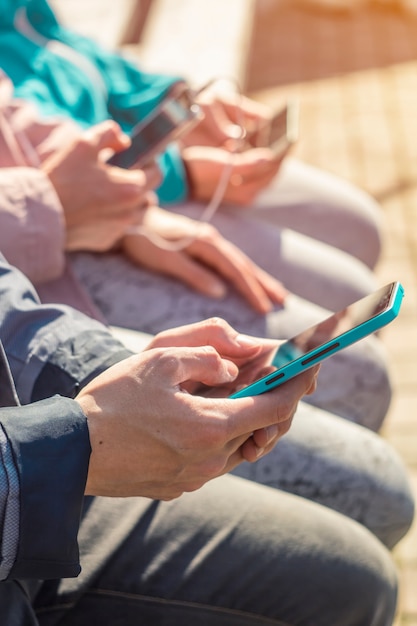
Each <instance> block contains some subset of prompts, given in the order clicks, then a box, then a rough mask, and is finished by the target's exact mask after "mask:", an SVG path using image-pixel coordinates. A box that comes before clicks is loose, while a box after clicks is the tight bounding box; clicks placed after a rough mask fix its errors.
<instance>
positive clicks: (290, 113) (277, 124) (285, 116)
mask: <svg viewBox="0 0 417 626" xmlns="http://www.w3.org/2000/svg"><path fill="white" fill-rule="evenodd" d="M298 117H299V115H298V102H297V101H296V100H291V101H289V102H287V104H286V105H285V107H283V108H282V109H280V110H279V111H277V112H276V113H275V114H274V116H273V117H272V120H271V126H270V132H269V140H268V145H269V147H270V148H271V150H273V151H274V152H275V153H276V154H278V155H279V154H282V153H285V152H286V151H287V150H288V148H289V147H290V146H291V145H292V144H294V143H295V142H296V141H297V140H298Z"/></svg>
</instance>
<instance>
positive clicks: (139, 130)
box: [107, 88, 202, 169]
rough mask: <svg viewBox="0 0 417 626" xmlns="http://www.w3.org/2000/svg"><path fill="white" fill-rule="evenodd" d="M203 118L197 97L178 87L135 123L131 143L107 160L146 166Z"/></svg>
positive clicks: (123, 165)
mask: <svg viewBox="0 0 417 626" xmlns="http://www.w3.org/2000/svg"><path fill="white" fill-rule="evenodd" d="M201 118H202V113H201V109H200V107H199V106H198V104H196V103H195V102H194V101H193V98H192V92H191V90H190V89H187V88H184V89H183V90H181V91H178V90H174V92H173V93H171V94H168V95H167V96H166V98H165V99H164V100H163V101H162V102H161V104H160V105H159V106H158V107H157V108H156V109H154V110H153V111H152V113H150V114H149V115H147V116H146V118H144V119H143V120H142V121H141V122H139V123H138V124H137V125H136V126H135V127H134V129H133V131H132V134H131V140H132V143H131V144H130V146H129V147H128V148H126V150H122V151H121V152H117V153H115V154H114V155H113V156H112V157H111V158H110V159H109V160H108V161H107V163H109V164H111V165H116V166H118V167H122V168H126V169H128V168H130V167H132V166H133V165H135V166H136V167H144V166H145V165H146V164H147V163H149V162H150V161H152V160H153V159H154V158H155V157H156V156H157V155H158V154H160V153H161V152H163V151H164V150H165V148H166V147H167V145H168V144H169V143H171V142H172V141H176V140H178V139H179V138H180V137H181V136H182V135H184V134H185V133H186V132H187V131H189V130H190V129H191V128H192V127H193V126H194V125H196V124H197V123H198V121H199V120H200V119H201Z"/></svg>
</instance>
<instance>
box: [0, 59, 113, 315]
mask: <svg viewBox="0 0 417 626" xmlns="http://www.w3.org/2000/svg"><path fill="white" fill-rule="evenodd" d="M77 133H80V129H79V127H78V126H77V125H75V124H73V123H72V122H70V121H68V120H65V121H64V120H62V121H61V120H59V119H55V120H50V119H48V120H42V119H40V117H39V114H38V113H37V111H36V108H35V107H34V106H33V105H31V104H29V103H28V102H24V101H22V100H17V99H15V98H13V86H12V84H11V82H10V80H9V79H8V78H7V76H6V75H5V74H4V73H3V72H1V70H0V250H1V252H2V253H3V254H4V256H5V257H6V259H7V260H8V261H9V263H10V264H12V265H14V266H16V267H18V268H19V269H20V270H21V271H22V272H23V273H24V274H26V276H28V278H30V279H31V281H32V282H33V284H34V285H35V286H36V288H37V290H38V293H39V295H40V297H41V299H42V301H44V302H59V303H64V304H70V305H72V306H74V307H76V308H78V309H80V310H82V311H84V312H86V313H88V314H89V315H92V316H94V317H98V318H101V316H100V313H99V312H98V311H97V309H96V308H95V306H94V304H93V303H92V301H91V299H90V297H89V296H88V294H87V293H86V292H85V291H84V289H83V288H82V286H81V285H80V284H79V283H78V282H77V280H76V279H75V277H74V275H73V273H72V271H71V267H70V265H69V262H68V259H67V257H66V254H65V220H64V212H63V209H62V206H61V203H60V201H59V198H58V196H57V194H56V193H55V189H54V187H53V186H52V184H51V183H50V181H49V178H48V176H47V175H46V174H44V173H43V171H42V170H41V169H39V166H40V165H41V163H42V162H43V161H44V160H45V158H46V157H47V156H48V155H49V154H50V153H51V152H52V151H53V150H54V149H55V148H56V147H57V146H59V145H60V144H61V145H62V143H64V142H65V141H68V139H69V138H70V137H73V136H74V134H77Z"/></svg>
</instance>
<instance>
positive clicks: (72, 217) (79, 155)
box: [42, 121, 160, 252]
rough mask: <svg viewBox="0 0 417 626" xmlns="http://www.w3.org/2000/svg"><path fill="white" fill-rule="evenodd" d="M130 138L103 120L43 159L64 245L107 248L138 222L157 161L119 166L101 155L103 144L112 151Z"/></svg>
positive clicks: (155, 178) (153, 183) (155, 176)
mask: <svg viewBox="0 0 417 626" xmlns="http://www.w3.org/2000/svg"><path fill="white" fill-rule="evenodd" d="M129 142H130V140H129V138H128V137H127V136H126V135H124V134H123V133H122V132H121V130H120V128H119V126H118V125H117V124H115V123H114V122H112V121H108V122H104V123H103V124H99V125H97V126H95V127H94V128H92V129H90V130H88V131H87V132H85V133H83V134H82V135H81V136H79V137H77V138H76V139H74V141H73V142H72V143H71V144H69V145H67V146H64V147H63V148H62V150H60V151H57V152H55V153H54V154H53V155H51V156H50V157H48V158H47V159H46V160H45V161H44V162H43V164H42V169H43V171H44V172H45V173H46V174H47V175H48V176H49V179H50V181H51V183H52V185H53V186H54V187H55V190H56V192H57V194H58V197H59V199H60V201H61V204H62V206H63V209H64V216H65V222H66V233H67V241H66V249H67V250H92V251H99V252H100V251H105V250H109V249H110V248H112V247H113V246H114V245H115V244H117V243H118V242H119V241H120V239H121V237H122V236H123V234H124V233H125V232H126V230H127V229H128V227H129V226H131V225H132V224H138V223H140V220H141V217H142V210H143V207H144V206H146V205H147V204H148V199H147V194H148V192H149V191H150V190H151V189H152V188H154V187H155V186H156V185H158V183H159V181H160V172H159V169H158V167H157V165H156V164H154V165H152V166H150V167H149V168H148V169H147V170H143V171H141V170H123V169H120V168H118V167H112V166H110V165H107V164H106V163H105V161H104V159H103V154H104V153H105V151H106V150H110V149H111V150H113V151H116V152H117V151H119V150H122V149H123V148H126V147H127V146H128V145H129Z"/></svg>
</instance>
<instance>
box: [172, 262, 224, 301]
mask: <svg viewBox="0 0 417 626" xmlns="http://www.w3.org/2000/svg"><path fill="white" fill-rule="evenodd" d="M168 255H169V256H170V257H171V258H170V259H169V262H168V263H166V264H165V267H166V272H167V273H168V274H170V275H171V276H174V277H176V278H178V279H180V280H182V281H183V282H184V283H185V284H187V285H189V286H190V287H192V288H193V289H195V290H196V291H198V292H199V293H203V294H204V295H206V296H209V297H211V298H218V299H220V298H223V297H224V296H225V295H226V293H227V287H226V285H225V283H224V281H223V280H221V279H220V277H219V276H218V275H217V274H215V273H214V272H212V271H210V269H208V268H207V267H204V266H203V265H201V263H198V262H196V261H195V260H194V259H193V258H192V257H190V256H188V255H187V254H183V253H168Z"/></svg>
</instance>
